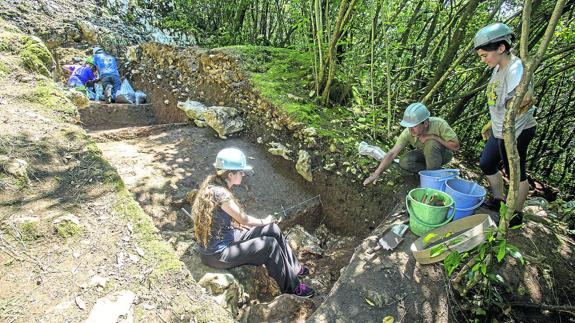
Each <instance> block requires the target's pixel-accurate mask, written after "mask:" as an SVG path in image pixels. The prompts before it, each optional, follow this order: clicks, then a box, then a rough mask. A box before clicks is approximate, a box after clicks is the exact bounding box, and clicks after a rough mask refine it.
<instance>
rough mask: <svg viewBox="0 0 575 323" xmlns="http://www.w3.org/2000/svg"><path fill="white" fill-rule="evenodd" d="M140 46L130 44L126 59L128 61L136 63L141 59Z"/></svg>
mask: <svg viewBox="0 0 575 323" xmlns="http://www.w3.org/2000/svg"><path fill="white" fill-rule="evenodd" d="M139 51H140V47H139V46H128V47H127V48H126V60H127V61H128V63H135V62H137V61H138V60H139V54H140V53H139Z"/></svg>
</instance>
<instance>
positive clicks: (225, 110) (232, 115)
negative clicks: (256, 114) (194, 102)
mask: <svg viewBox="0 0 575 323" xmlns="http://www.w3.org/2000/svg"><path fill="white" fill-rule="evenodd" d="M204 118H205V120H206V124H207V125H208V126H210V127H211V128H212V129H214V130H215V131H216V132H217V133H218V135H219V136H220V138H222V139H226V136H228V135H230V134H233V133H236V132H239V131H241V130H243V129H244V121H243V120H242V119H241V117H240V112H239V111H238V110H237V109H234V108H230V107H223V106H214V107H209V108H208V110H207V111H206V112H205V113H204Z"/></svg>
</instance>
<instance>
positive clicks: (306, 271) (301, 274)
mask: <svg viewBox="0 0 575 323" xmlns="http://www.w3.org/2000/svg"><path fill="white" fill-rule="evenodd" d="M307 275H309V268H307V267H304V266H301V267H300V269H299V271H298V273H297V276H298V277H304V276H307Z"/></svg>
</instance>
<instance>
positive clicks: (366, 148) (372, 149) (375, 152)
mask: <svg viewBox="0 0 575 323" xmlns="http://www.w3.org/2000/svg"><path fill="white" fill-rule="evenodd" d="M358 150H359V154H360V155H364V156H370V157H373V158H375V159H376V160H382V159H383V157H385V151H383V150H381V148H379V147H377V146H372V145H368V144H367V142H365V141H362V142H360V143H359V147H358Z"/></svg>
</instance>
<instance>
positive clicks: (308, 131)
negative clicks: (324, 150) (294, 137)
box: [301, 127, 317, 137]
mask: <svg viewBox="0 0 575 323" xmlns="http://www.w3.org/2000/svg"><path fill="white" fill-rule="evenodd" d="M301 132H302V134H303V135H304V137H315V136H317V129H316V128H314V127H308V128H305V129H303V130H302V131H301Z"/></svg>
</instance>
